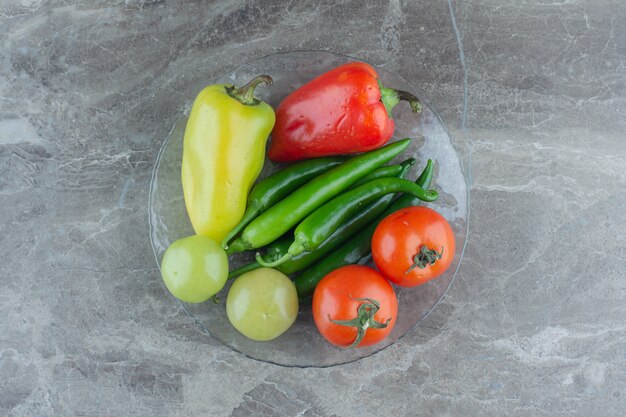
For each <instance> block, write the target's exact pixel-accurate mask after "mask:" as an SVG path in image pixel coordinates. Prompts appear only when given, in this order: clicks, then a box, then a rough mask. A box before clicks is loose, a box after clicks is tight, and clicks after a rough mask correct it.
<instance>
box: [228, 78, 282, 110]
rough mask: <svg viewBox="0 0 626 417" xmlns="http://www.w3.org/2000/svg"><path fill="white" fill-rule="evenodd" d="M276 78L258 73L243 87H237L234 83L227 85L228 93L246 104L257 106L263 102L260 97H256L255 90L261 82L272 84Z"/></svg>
mask: <svg viewBox="0 0 626 417" xmlns="http://www.w3.org/2000/svg"><path fill="white" fill-rule="evenodd" d="M273 82H274V80H273V79H272V77H270V76H269V75H257V76H256V77H254V78H253V79H251V80H250V81H249V82H248V84H246V85H244V86H243V87H239V88H237V87H235V86H234V85H231V86H228V87H226V93H227V94H228V95H229V96H231V97H232V98H234V99H235V100H237V101H238V102H240V103H241V104H245V105H246V106H256V105H257V104H259V103H260V102H261V100H259V99H258V98H256V97H254V90H255V88H257V86H258V85H259V84H261V83H265V84H266V85H268V86H269V85H272V83H273Z"/></svg>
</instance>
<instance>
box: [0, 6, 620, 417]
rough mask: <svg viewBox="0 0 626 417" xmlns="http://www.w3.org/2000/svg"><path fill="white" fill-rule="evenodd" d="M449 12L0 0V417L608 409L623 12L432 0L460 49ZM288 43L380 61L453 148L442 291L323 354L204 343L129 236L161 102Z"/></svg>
mask: <svg viewBox="0 0 626 417" xmlns="http://www.w3.org/2000/svg"><path fill="white" fill-rule="evenodd" d="M448 6H449V5H448V3H447V2H445V1H441V0H439V1H435V0H432V1H421V0H420V1H408V0H406V1H398V0H391V1H389V2H383V1H376V2H366V3H364V2H360V1H356V0H354V1H321V2H318V1H301V2H286V1H269V0H264V1H255V2H243V1H226V0H221V1H212V2H199V1H197V2H188V1H169V0H167V1H158V0H155V1H149V0H126V1H107V0H98V1H82V2H80V1H74V0H66V1H62V0H50V1H46V0H0V45H1V48H0V212H1V216H0V285H1V291H0V415H1V416H16V417H17V416H42V417H44V416H200V415H220V416H253V415H266V416H306V417H313V416H357V415H358V416H380V415H390V416H479V415H480V416H591V415H593V416H622V415H624V410H625V409H626V389H625V387H626V318H625V317H626V261H625V259H626V192H625V190H626V145H625V143H624V141H625V132H626V121H625V119H626V117H625V115H626V81H625V80H626V65H625V64H626V27H625V23H624V22H626V3H624V1H623V0H595V1H594V0H589V1H582V0H565V1H561V0H558V1H557V0H554V1H553V0H521V1H516V2H503V1H500V0H470V1H453V2H452V4H451V6H452V11H453V13H454V15H455V16H456V21H455V23H456V29H458V34H459V38H458V39H457V37H456V36H455V25H454V24H453V23H452V20H451V13H450V11H451V10H450V9H449V7H448ZM458 41H460V42H458ZM459 44H462V47H463V52H464V53H463V61H462V60H461V58H460V54H459ZM296 49H323V50H330V51H334V52H339V53H344V54H349V55H353V56H356V57H359V58H361V59H365V60H368V61H370V62H372V63H375V64H378V65H381V66H383V67H385V68H387V69H389V70H392V71H394V72H397V73H399V74H401V75H402V76H403V77H405V78H406V79H408V80H409V81H411V82H413V83H415V84H416V85H419V86H420V88H421V89H422V91H424V93H425V95H426V96H427V97H428V98H429V99H430V100H431V102H432V104H433V106H434V107H435V108H436V109H437V110H438V111H439V112H440V113H441V114H442V116H443V119H444V121H445V122H446V124H447V125H448V127H449V128H450V130H451V132H452V133H453V135H454V136H455V138H456V140H459V141H463V140H467V141H468V143H469V145H470V146H471V148H472V150H473V165H472V170H473V178H472V180H473V186H472V203H471V208H472V213H471V222H470V241H469V244H468V246H467V251H466V256H465V258H464V260H463V264H462V266H461V269H460V271H459V274H458V276H457V279H456V280H455V282H454V283H453V285H452V287H451V288H450V290H449V291H448V293H447V294H446V296H445V298H444V299H443V301H442V303H440V304H439V305H438V306H437V308H436V309H435V310H434V311H433V313H432V314H431V315H430V316H429V317H428V318H427V319H426V320H425V321H424V322H423V323H422V324H421V325H420V326H419V327H418V328H416V329H415V330H414V331H412V332H411V333H410V334H409V335H408V336H407V337H405V338H404V339H402V340H401V341H400V342H398V343H397V344H395V345H394V346H392V347H390V348H388V349H387V350H385V351H383V352H381V353H379V354H376V355H374V356H373V357H370V358H367V359H363V360H360V361H358V362H356V363H353V364H348V365H343V366H338V367H334V368H330V369H306V370H300V369H293V368H282V367H278V366H274V365H269V364H263V363H259V362H256V361H252V360H249V359H246V358H244V357H242V356H240V355H238V354H237V353H235V352H232V351H230V350H229V349H228V348H225V347H223V346H221V345H220V344H219V343H217V342H215V341H213V340H212V339H210V338H209V337H207V336H206V335H205V334H203V333H202V332H201V331H200V330H199V329H198V328H197V327H195V326H194V323H193V322H192V320H190V318H189V317H188V316H187V315H186V314H185V313H184V312H183V311H182V310H181V308H180V307H179V305H178V304H176V303H175V302H173V300H172V298H171V297H169V296H168V294H167V293H166V292H165V290H164V287H163V285H162V284H161V282H160V278H159V273H158V269H157V267H156V264H155V261H154V257H153V255H152V249H151V246H150V242H149V239H148V232H147V196H148V186H149V181H150V175H151V170H152V167H153V165H154V162H155V158H156V155H157V152H158V149H159V147H160V145H161V143H162V141H163V139H164V137H165V134H166V133H167V131H168V130H169V129H170V128H171V126H172V124H173V122H174V120H175V118H176V116H177V114H179V112H180V110H181V109H182V108H184V107H185V106H187V105H189V104H190V100H191V99H192V98H193V96H194V93H195V92H197V91H198V90H199V89H200V88H201V87H202V86H203V85H204V84H205V83H206V80H207V78H208V77H209V76H210V75H211V74H215V73H223V72H225V71H229V70H232V69H233V68H234V67H236V66H237V65H238V63H241V62H243V61H246V60H249V59H253V58H256V57H259V56H263V55H267V54H271V53H274V52H278V51H290V50H296ZM464 70H466V72H465V71H464ZM465 76H466V79H467V93H468V94H467V111H466V112H464V107H463V102H464V84H463V83H464V78H465ZM464 120H466V124H467V131H466V132H464V131H463V130H462V129H461V126H462V125H463V121H464Z"/></svg>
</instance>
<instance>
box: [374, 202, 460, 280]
mask: <svg viewBox="0 0 626 417" xmlns="http://www.w3.org/2000/svg"><path fill="white" fill-rule="evenodd" d="M454 245H455V242H454V232H453V231H452V227H451V226H450V223H448V221H447V220H446V219H445V218H444V217H443V216H442V215H441V214H439V213H437V212H436V211H435V210H433V209H431V208H428V207H407V208H404V209H401V210H398V211H396V212H395V213H393V214H391V215H390V216H388V217H386V218H385V219H384V220H383V221H381V222H380V224H379V225H378V227H377V228H376V231H375V232H374V236H373V237H372V258H373V259H374V263H376V267H377V268H378V270H379V271H380V272H381V273H382V274H383V275H384V276H385V277H387V279H389V280H390V281H391V282H393V283H394V284H396V285H400V286H403V287H414V286H416V285H421V284H423V283H425V282H427V281H430V280H431V279H433V278H436V277H438V276H439V275H441V274H443V273H444V272H445V271H446V269H448V267H449V266H450V264H451V263H452V260H453V259H454Z"/></svg>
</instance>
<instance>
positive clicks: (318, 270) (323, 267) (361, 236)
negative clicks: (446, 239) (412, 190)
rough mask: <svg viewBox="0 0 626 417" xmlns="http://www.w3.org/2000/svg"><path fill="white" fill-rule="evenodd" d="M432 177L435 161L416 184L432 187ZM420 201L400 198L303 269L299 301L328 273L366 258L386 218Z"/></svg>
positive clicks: (296, 282) (306, 296) (407, 195)
mask: <svg viewBox="0 0 626 417" xmlns="http://www.w3.org/2000/svg"><path fill="white" fill-rule="evenodd" d="M432 177H433V162H432V161H431V160H428V163H427V164H426V168H424V171H422V173H421V175H420V176H419V178H418V179H417V180H416V181H415V183H416V184H417V185H420V186H422V187H423V188H428V187H430V183H431V181H432ZM420 202H421V201H420V200H419V199H418V198H415V197H413V196H412V195H410V194H405V195H403V196H401V197H400V198H398V199H397V200H396V201H395V202H394V203H393V204H392V205H391V206H389V208H387V209H386V210H385V211H384V212H383V213H382V214H381V215H380V216H378V217H377V218H376V220H374V221H373V222H372V223H371V224H370V225H369V226H367V227H366V228H365V229H363V230H361V231H360V232H359V233H357V234H356V235H354V236H352V237H351V238H350V239H349V240H348V241H346V242H345V243H344V244H343V245H341V247H339V248H337V249H336V250H334V251H333V252H332V253H330V254H329V255H328V256H327V257H325V258H324V259H323V260H322V261H320V262H318V263H316V264H314V265H313V266H311V267H310V268H307V269H306V270H304V271H303V272H302V273H301V274H300V275H298V277H296V279H295V280H294V284H295V285H296V290H297V291H298V297H299V298H300V299H302V300H303V299H306V298H308V297H310V296H311V295H313V291H314V290H315V286H316V285H317V283H318V282H319V281H320V280H321V279H322V278H323V277H324V276H326V274H328V273H329V272H331V271H333V270H335V269H337V268H339V267H342V266H344V265H350V264H356V263H358V262H359V261H360V260H361V259H363V258H364V257H366V256H368V255H369V253H370V251H371V244H372V235H374V231H375V230H376V227H377V226H378V223H380V222H381V221H382V220H383V219H384V218H385V217H387V216H388V215H390V214H392V213H395V212H396V211H398V210H400V209H401V208H404V207H409V206H415V205H418V204H419V203H420Z"/></svg>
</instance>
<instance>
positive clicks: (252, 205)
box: [222, 156, 346, 249]
mask: <svg viewBox="0 0 626 417" xmlns="http://www.w3.org/2000/svg"><path fill="white" fill-rule="evenodd" d="M345 160H346V158H344V157H338V156H335V157H327V158H315V159H308V160H306V161H302V162H299V163H296V164H293V165H291V166H288V167H287V168H285V169H282V170H280V171H278V172H276V173H274V174H272V175H270V176H269V177H267V178H265V179H264V180H262V181H260V182H259V183H258V184H256V185H255V186H254V187H252V190H251V191H250V195H249V196H248V206H247V207H246V211H245V213H244V214H243V217H242V218H241V221H240V222H239V223H238V224H237V226H235V228H234V229H233V230H231V231H230V232H229V233H228V235H226V237H225V238H224V240H223V241H222V247H223V248H224V249H228V242H230V241H231V240H232V239H233V238H234V237H235V236H236V235H237V233H239V232H240V231H241V229H243V228H244V227H246V226H247V225H248V223H250V222H251V221H252V220H253V219H254V218H255V217H257V216H258V215H259V214H261V213H263V212H264V211H265V210H267V209H268V208H269V207H271V206H272V205H274V204H276V203H277V202H279V201H280V200H282V199H283V198H285V197H287V196H288V195H289V194H291V193H292V192H293V191H294V190H296V189H297V188H298V187H301V186H302V185H304V184H306V183H307V182H309V181H311V180H312V179H313V178H315V177H316V176H318V175H320V174H321V173H323V172H326V171H328V170H329V169H331V168H333V167H335V166H337V165H340V164H341V163H342V162H344V161H345Z"/></svg>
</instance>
